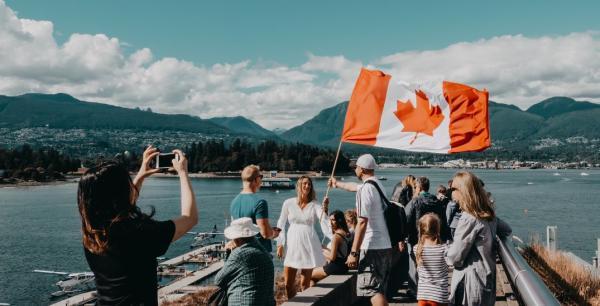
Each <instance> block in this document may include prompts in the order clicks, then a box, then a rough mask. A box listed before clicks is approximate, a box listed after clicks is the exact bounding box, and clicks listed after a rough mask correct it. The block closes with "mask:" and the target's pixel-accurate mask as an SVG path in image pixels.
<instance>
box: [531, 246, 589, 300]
mask: <svg viewBox="0 0 600 306" xmlns="http://www.w3.org/2000/svg"><path fill="white" fill-rule="evenodd" d="M523 256H524V257H525V259H526V260H527V261H528V262H529V265H530V266H531V267H532V268H533V269H534V270H535V271H536V272H537V273H538V274H539V275H540V277H542V279H543V280H544V282H545V283H546V285H547V286H548V288H550V290H551V291H552V292H553V293H554V295H555V296H556V298H557V299H558V300H559V302H560V303H561V304H563V305H600V278H598V277H595V276H594V275H593V274H592V273H591V271H590V270H588V269H587V268H586V267H584V266H581V265H580V264H578V263H576V262H574V261H573V260H572V259H571V258H570V257H568V256H567V255H565V254H564V253H563V252H560V251H551V250H548V249H546V248H545V247H544V246H542V245H540V244H532V245H531V246H528V247H526V248H525V249H524V250H523Z"/></svg>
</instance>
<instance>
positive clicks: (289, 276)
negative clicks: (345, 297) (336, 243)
mask: <svg viewBox="0 0 600 306" xmlns="http://www.w3.org/2000/svg"><path fill="white" fill-rule="evenodd" d="M296 192H297V197H295V198H291V199H287V200H285V201H284V202H283V207H282V208H281V215H280V216H279V221H277V227H279V228H280V229H281V230H282V234H283V235H279V238H278V241H277V257H279V258H283V257H284V248H286V249H287V250H286V252H285V260H284V262H283V275H284V280H285V289H286V292H287V296H288V299H291V298H292V297H294V296H295V295H296V286H295V281H296V272H297V271H298V270H300V271H301V272H300V273H301V275H300V277H301V286H302V290H304V289H306V288H308V287H310V279H311V276H312V270H313V269H314V268H316V267H322V266H323V265H324V264H325V257H324V256H323V253H322V248H321V241H320V240H319V236H318V235H317V232H316V231H315V228H314V224H315V222H319V223H320V225H321V230H322V232H323V233H324V234H326V235H327V236H331V230H330V229H329V224H328V222H327V221H328V220H329V218H327V214H325V215H324V216H325V217H324V218H321V211H322V207H321V205H319V203H318V202H317V201H316V199H315V198H316V195H315V190H314V188H313V183H312V180H311V179H310V178H309V177H308V176H301V177H300V178H299V179H298V182H296ZM325 201H326V200H325ZM325 203H327V202H325ZM288 222H289V224H290V228H289V230H288V231H287V234H286V233H285V225H286V223H288Z"/></svg>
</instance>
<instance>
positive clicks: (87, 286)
mask: <svg viewBox="0 0 600 306" xmlns="http://www.w3.org/2000/svg"><path fill="white" fill-rule="evenodd" d="M33 272H36V273H45V274H55V275H62V276H64V277H65V278H64V279H63V280H61V281H59V282H57V283H56V286H58V288H59V289H60V290H59V291H56V292H53V293H51V294H50V295H51V296H52V297H54V298H57V297H61V296H64V295H71V294H74V293H79V292H84V291H89V290H92V289H94V288H95V287H96V284H95V279H94V273H92V272H76V273H68V272H61V271H48V270H33Z"/></svg>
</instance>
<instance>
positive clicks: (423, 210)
mask: <svg viewBox="0 0 600 306" xmlns="http://www.w3.org/2000/svg"><path fill="white" fill-rule="evenodd" d="M436 202H437V203H436V204H435V205H424V204H423V203H420V204H421V205H416V204H417V203H415V217H416V219H415V223H418V222H419V219H421V217H423V216H424V215H426V214H429V213H433V214H435V215H437V216H438V218H440V238H441V239H442V241H446V240H448V238H449V237H448V235H449V228H448V226H449V224H448V221H447V220H446V207H445V206H443V203H442V202H441V201H440V200H438V199H436Z"/></svg>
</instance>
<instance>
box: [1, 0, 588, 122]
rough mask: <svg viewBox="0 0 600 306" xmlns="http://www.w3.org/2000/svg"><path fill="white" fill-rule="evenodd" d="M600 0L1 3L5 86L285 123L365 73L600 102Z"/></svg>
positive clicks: (523, 103)
mask: <svg viewBox="0 0 600 306" xmlns="http://www.w3.org/2000/svg"><path fill="white" fill-rule="evenodd" d="M598 11H600V3H598V2H592V1H589V2H584V1H581V2H579V1H578V2H576V3H567V2H559V1H528V2H518V1H503V2H493V3H492V2H490V3H485V4H482V3H480V2H475V1H467V2H463V1H461V2H460V3H449V2H448V3H446V2H435V3H433V2H431V3H427V4H421V3H408V2H407V3H405V2H399V1H380V2H375V3H373V2H368V3H367V2H359V1H344V2H341V1H334V2H323V1H322V2H316V1H302V2H281V1H260V2H249V1H229V2H227V3H221V2H199V1H178V2H176V3H172V2H157V3H151V4H149V3H148V2H147V1H126V2H116V1H44V2H40V1H30V0H18V1H13V0H10V1H2V0H0V42H2V43H0V54H1V55H0V67H1V68H0V81H1V82H0V94H4V95H17V94H22V93H27V92H43V93H54V92H65V93H68V94H71V95H73V96H75V97H77V98H79V99H83V100H88V101H98V102H103V103H110V104H115V105H119V106H125V107H140V108H147V107H151V108H152V109H153V110H155V111H159V112H165V113H187V114H191V115H197V116H200V117H202V118H209V117H214V116H235V115H242V116H246V117H248V118H250V119H252V120H254V121H256V122H258V123H260V124H261V125H263V126H264V127H266V128H269V129H273V128H290V127H293V126H295V125H296V124H299V123H301V122H304V121H305V120H307V119H309V118H310V117H312V116H314V115H316V114H317V113H318V111H320V110H321V109H323V108H325V107H329V106H332V105H335V104H337V103H339V102H341V101H343V100H347V99H348V98H349V96H350V94H351V91H352V87H353V85H354V81H355V79H356V76H357V74H358V72H359V69H360V67H362V66H366V67H370V68H377V69H382V70H384V71H386V72H389V73H391V74H393V75H395V76H396V75H397V76H402V78H403V79H404V80H406V81H410V82H425V81H435V80H440V79H447V80H452V81H456V82H462V83H466V84H469V85H473V86H476V87H479V88H487V89H488V90H489V91H490V99H492V100H495V101H498V102H502V103H509V104H515V105H517V106H519V107H521V108H527V107H529V106H531V105H532V104H534V103H536V102H539V101H540V100H542V99H544V98H548V97H551V96H569V97H573V98H575V99H577V100H589V101H592V102H600V86H598V84H600V73H599V71H600V32H599V31H600V21H598V18H597V16H596V14H597V12H598Z"/></svg>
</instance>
